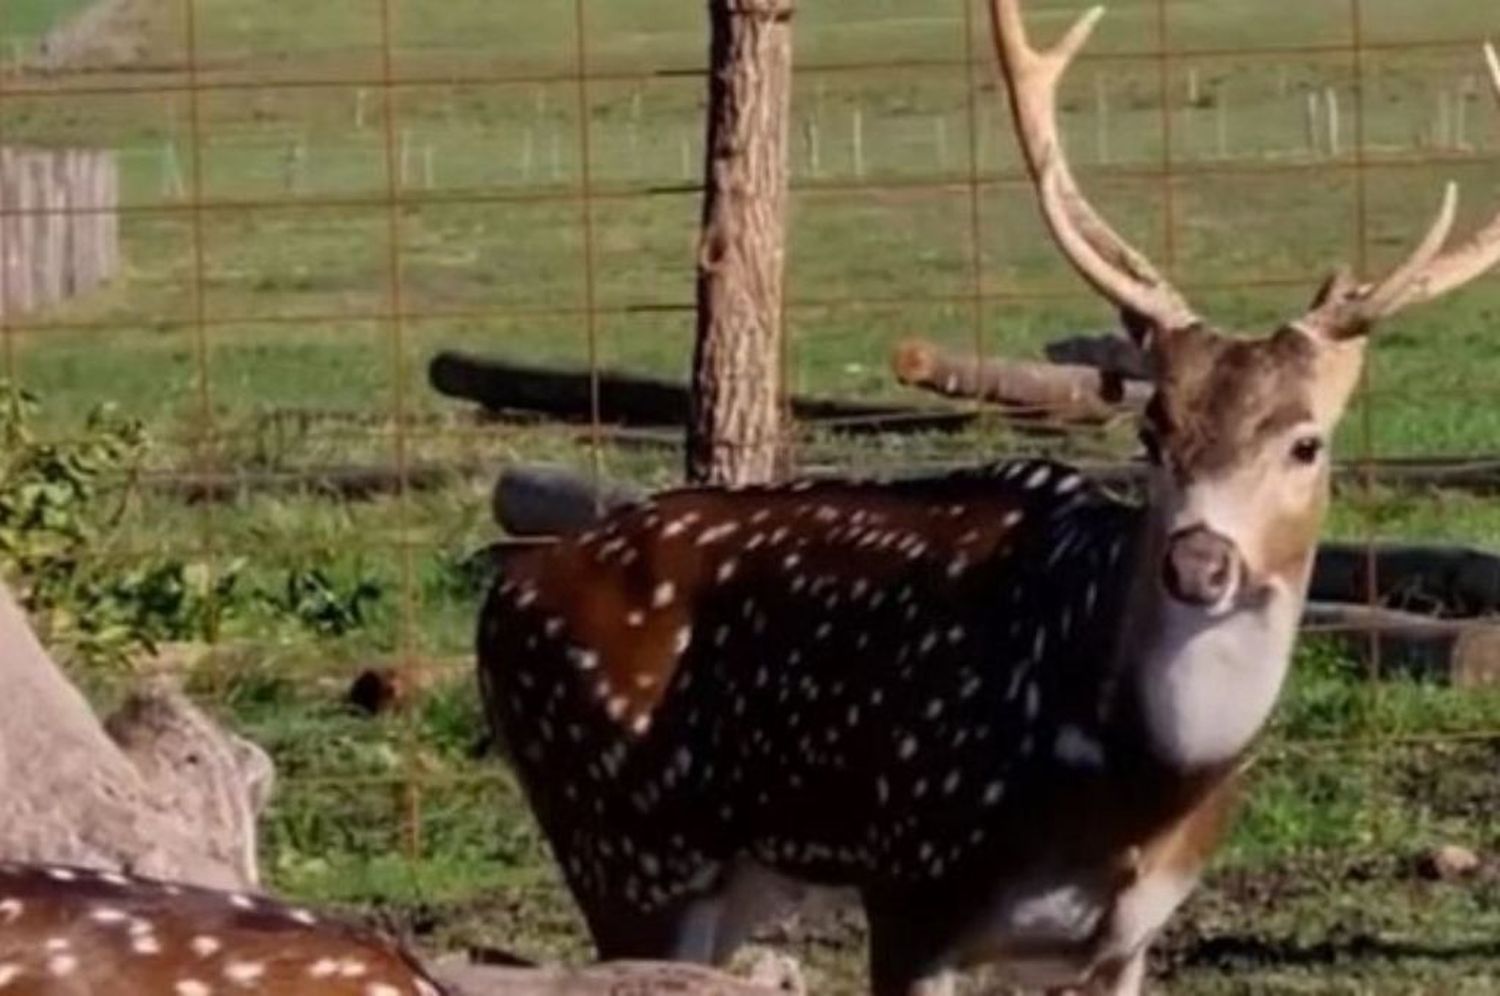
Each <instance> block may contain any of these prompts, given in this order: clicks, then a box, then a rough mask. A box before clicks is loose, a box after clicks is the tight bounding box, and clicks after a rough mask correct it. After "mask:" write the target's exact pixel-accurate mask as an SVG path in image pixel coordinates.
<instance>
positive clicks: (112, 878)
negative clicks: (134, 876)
mask: <svg viewBox="0 0 1500 996" xmlns="http://www.w3.org/2000/svg"><path fill="white" fill-rule="evenodd" d="M99 881H101V882H103V883H104V884H105V885H113V886H115V887H116V888H119V889H123V888H125V887H126V886H128V885H130V879H128V878H126V877H125V876H124V875H121V874H119V873H118V872H112V871H102V872H100V873H99Z"/></svg>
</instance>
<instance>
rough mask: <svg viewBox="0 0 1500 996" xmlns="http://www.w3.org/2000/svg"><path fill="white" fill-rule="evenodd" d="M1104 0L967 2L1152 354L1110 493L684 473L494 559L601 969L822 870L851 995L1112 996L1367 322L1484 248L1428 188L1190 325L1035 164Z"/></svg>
mask: <svg viewBox="0 0 1500 996" xmlns="http://www.w3.org/2000/svg"><path fill="white" fill-rule="evenodd" d="M1100 13H1101V12H1100V11H1098V10H1095V11H1093V12H1090V13H1088V14H1087V15H1085V16H1084V17H1083V18H1082V19H1081V20H1080V21H1079V22H1078V23H1077V24H1076V25H1075V26H1074V27H1072V28H1071V30H1069V31H1068V32H1067V34H1066V35H1065V36H1064V37H1063V39H1062V40H1061V41H1060V42H1059V43H1058V44H1057V45H1056V46H1055V47H1053V48H1052V49H1050V50H1045V51H1042V50H1037V49H1035V48H1033V47H1032V46H1031V44H1030V43H1029V41H1028V38H1027V32H1026V29H1025V25H1024V24H1023V21H1022V16H1021V11H1020V3H1019V0H993V9H992V15H993V17H992V22H993V26H994V34H995V43H996V48H997V50H998V55H999V60H1000V65H1001V68H1002V70H1003V75H1004V77H1005V80H1006V82H1007V83H1008V84H1009V90H1010V104H1011V109H1012V111H1013V114H1014V118H1015V123H1016V126H1017V131H1018V134H1019V137H1020V142H1021V146H1022V149H1023V151H1024V153H1025V160H1026V163H1027V165H1028V167H1029V170H1030V174H1031V176H1032V178H1033V180H1034V183H1035V187H1036V190H1037V193H1038V195H1039V200H1040V204H1041V209H1042V211H1043V214H1044V216H1045V220H1046V223H1047V225H1048V227H1049V229H1050V231H1051V233H1052V235H1053V237H1054V238H1055V240H1056V242H1057V244H1058V246H1059V247H1060V248H1061V249H1062V251H1063V253H1064V254H1065V256H1066V257H1067V259H1068V260H1069V261H1070V262H1071V263H1072V265H1073V266H1074V267H1075V268H1076V269H1077V271H1078V272H1079V274H1081V275H1082V277H1083V278H1084V279H1085V280H1086V281H1087V282H1088V283H1089V284H1091V285H1092V286H1093V287H1094V288H1095V289H1096V290H1097V291H1098V292H1099V293H1100V294H1102V295H1103V296H1104V297H1105V298H1106V299H1107V300H1109V301H1110V302H1112V303H1113V304H1114V305H1115V306H1117V307H1118V308H1119V309H1121V311H1122V313H1123V315H1124V316H1125V319H1126V324H1127V326H1128V327H1129V329H1130V330H1131V331H1132V333H1133V334H1134V335H1135V336H1136V338H1137V340H1138V341H1139V343H1140V344H1141V346H1142V348H1143V349H1145V350H1146V351H1147V353H1148V354H1149V356H1150V357H1151V359H1152V363H1153V365H1154V369H1155V370H1156V372H1157V383H1156V387H1155V393H1154V396H1153V398H1152V399H1151V402H1150V404H1149V405H1148V407H1147V409H1146V412H1145V415H1144V424H1143V429H1142V438H1143V440H1144V442H1145V447H1146V452H1147V456H1148V458H1149V462H1150V465H1151V473H1150V485H1149V490H1148V495H1147V497H1146V499H1145V501H1144V503H1143V504H1139V505H1137V504H1129V503H1125V502H1123V501H1121V500H1118V499H1116V498H1114V497H1111V496H1109V495H1107V494H1105V493H1104V492H1103V491H1102V490H1100V489H1099V488H1097V487H1095V486H1094V485H1092V484H1091V483H1090V482H1089V481H1088V480H1087V479H1086V478H1085V477H1084V476H1082V475H1081V474H1079V473H1077V472H1075V471H1074V470H1072V469H1070V468H1068V467H1066V466H1062V465H1058V464H1055V463H1051V462H1047V461H1021V462H1012V463H1006V464H1002V465H999V466H995V467H989V468H985V469H980V470H972V471H965V472H960V473H956V474H953V475H951V476H947V477H942V478H937V479H924V480H909V481H903V482H895V483H886V484H868V483H860V482H800V483H795V484H791V485H789V486H784V487H769V488H746V489H740V490H684V491H678V492H673V493H668V494H665V495H661V496H658V497H657V498H655V499H654V500H651V501H649V502H644V503H641V504H637V505H635V506H634V507H630V508H626V509H623V510H619V511H616V512H613V513H611V514H610V515H608V516H607V517H605V518H604V519H603V520H602V522H601V523H600V524H599V525H598V527H597V528H595V529H592V530H591V531H589V532H585V533H580V534H577V535H573V536H569V537H564V538H563V539H561V540H560V541H559V542H558V543H556V544H554V545H552V546H549V547H545V548H539V549H535V548H534V549H529V550H525V551H523V552H519V553H516V554H514V555H513V556H511V557H510V558H509V559H508V561H507V562H505V563H504V564H503V565H502V570H501V576H500V578H499V579H498V581H497V584H496V586H495V587H494V589H493V590H492V592H491V595H490V597H489V599H488V601H487V603H486V605H485V607H484V609H483V612H482V616H481V620H480V628H479V642H478V650H479V677H480V683H481V688H482V693H483V696H484V699H485V702H486V708H487V711H488V714H489V716H490V719H491V725H492V726H493V728H494V729H495V731H496V734H497V736H498V738H499V739H500V741H501V742H503V743H504V744H505V745H506V746H507V748H508V750H509V753H510V754H511V756H512V757H513V759H514V763H515V764H516V766H517V769H518V771H519V776H520V778H521V780H522V783H523V785H524V787H525V789H526V792H527V794H528V798H529V800H530V803H531V805H532V806H533V808H534V810H535V812H536V814H537V817H538V819H539V821H540V823H541V825H542V827H543V829H544V831H545V833H546V835H547V838H548V840H549V841H550V843H551V846H552V848H553V851H554V853H555V854H556V856H557V858H558V860H559V863H560V864H561V866H562V869H563V871H564V874H565V876H566V879H567V882H568V885H569V887H570V889H571V890H572V892H573V894H574V896H575V897H576V899H577V901H578V902H579V904H580V906H581V907H582V909H583V912H584V914H585V917H586V919H587V922H588V926H589V928H590V930H591V932H592V934H593V938H594V940H595V942H596V944H597V947H598V949H599V952H600V954H601V955H602V956H604V957H606V958H622V957H632V958H635V957H649V958H675V959H690V960H702V961H716V960H721V959H723V958H724V957H726V956H727V955H728V954H729V953H730V952H731V951H733V949H734V948H735V946H736V945H738V944H739V943H740V942H741V941H742V940H743V939H744V938H745V937H746V935H747V933H748V932H749V931H750V930H752V929H753V928H754V927H755V925H756V924H757V923H759V922H760V921H761V920H762V918H764V917H765V916H766V915H768V913H769V912H770V911H772V910H774V909H777V908H779V907H780V906H781V905H783V904H784V903H785V902H787V901H789V900H793V899H795V897H796V896H797V895H798V894H799V893H800V891H801V890H803V889H805V888H809V887H816V886H833V887H840V888H846V889H851V890H854V891H856V892H857V893H858V895H859V897H860V899H861V901H862V903H863V906H864V909H865V911H866V913H867V916H868V920H869V926H870V949H871V954H870V962H871V974H872V985H873V990H874V992H875V993H877V994H879V996H900V994H914V993H919V992H929V991H933V990H935V989H941V988H942V987H943V985H944V980H945V978H946V977H947V975H948V973H949V971H950V970H952V969H958V968H962V967H964V966H969V965H976V964H990V965H993V966H995V967H996V968H997V970H998V971H999V972H1000V973H1001V974H1002V976H1003V977H1004V978H1005V979H1006V980H1007V981H1008V982H1009V983H1010V984H1012V985H1016V986H1019V987H1023V988H1027V989H1036V990H1042V991H1046V992H1054V993H1056V992H1075V991H1081V992H1086V993H1093V994H1133V993H1137V992H1139V991H1140V990H1141V988H1142V984H1143V979H1144V976H1145V964H1146V951H1147V948H1148V946H1149V945H1150V943H1151V941H1152V939H1153V937H1154V936H1155V935H1156V934H1157V933H1158V931H1159V930H1160V929H1161V927H1162V926H1163V924H1164V923H1165V922H1166V920H1167V919H1168V917H1169V916H1170V915H1171V913H1172V911H1173V910H1174V909H1175V908H1176V907H1177V906H1178V905H1179V904H1180V903H1181V902H1182V901H1183V899H1184V898H1185V897H1186V896H1187V895H1188V893H1189V892H1190V891H1191V890H1192V888H1193V887H1194V885H1195V883H1196V881H1197V879H1198V877H1199V875H1200V872H1201V870H1202V869H1203V867H1204V864H1205V862H1206V861H1207V859H1208V858H1209V856H1210V854H1211V853H1212V852H1213V850H1214V849H1215V847H1216V846H1217V844H1218V842H1219V840H1220V838H1221V836H1222V835H1223V833H1224V831H1225V828H1226V826H1227V824H1228V820H1229V815H1230V811H1231V808H1232V805H1233V801H1234V799H1235V797H1236V791H1237V785H1238V782H1239V778H1240V772H1241V770H1242V768H1243V765H1244V761H1245V758H1246V756H1247V752H1248V750H1249V749H1250V748H1251V746H1252V745H1253V743H1254V741H1255V739H1256V737H1257V735H1258V733H1259V731H1260V730H1261V729H1262V727H1263V726H1264V724H1265V723H1266V721H1267V718H1268V717H1269V715H1270V713H1271V711H1272V709H1273V706H1274V704H1275V702H1276V700H1277V698H1278V695H1279V693H1280V689H1281V686H1282V683H1283V679H1284V678H1285V676H1286V673H1287V669H1288V665H1289V661H1290V657H1291V652H1292V648H1293V643H1294V639H1295V636H1296V632H1297V627H1298V620H1299V617H1300V614H1301V610H1302V607H1303V602H1304V598H1305V589H1306V585H1307V581H1308V576H1309V570H1310V565H1311V562H1312V559H1313V553H1314V548H1315V543H1316V539H1317V536H1318V533H1319V529H1320V525H1321V522H1322V520H1323V516H1324V512H1325V507H1326V505H1327V502H1328V495H1329V456H1328V449H1329V440H1330V438H1331V436H1332V434H1333V432H1334V429H1335V426H1336V424H1337V423H1338V421H1339V419H1340V417H1341V415H1342V413H1343V411H1344V408H1345V406H1346V405H1347V403H1348V401H1349V399H1350V396H1351V394H1352V393H1353V391H1354V390H1355V387H1356V384H1357V381H1358V380H1359V376H1360V370H1361V363H1362V359H1363V355H1364V350H1365V344H1366V341H1367V338H1368V334H1369V332H1370V330H1371V329H1372V328H1373V327H1374V326H1375V324H1376V323H1377V322H1379V321H1380V320H1382V319H1385V318H1388V317H1390V316H1392V315H1394V314H1395V313H1397V312H1398V311H1400V310H1401V309H1403V308H1405V307H1407V306H1410V305H1413V304H1416V303H1418V302H1420V301H1427V300H1432V299H1434V298H1437V297H1439V296H1441V295H1443V294H1446V293H1448V292H1449V291H1452V290H1454V289H1456V288H1458V287H1460V286H1461V285H1463V284H1465V283H1467V282H1468V281H1470V280H1472V279H1474V278H1476V277H1478V276H1479V275H1480V274H1482V273H1484V272H1485V271H1487V270H1489V269H1490V268H1491V267H1493V266H1494V265H1495V264H1496V263H1497V261H1500V217H1497V218H1496V219H1495V221H1493V222H1491V223H1490V224H1489V225H1488V226H1487V227H1486V228H1485V229H1484V230H1483V231H1482V232H1481V233H1479V235H1477V236H1476V237H1475V238H1474V239H1473V240H1472V241H1470V242H1468V243H1465V244H1463V245H1461V246H1459V247H1457V248H1453V249H1449V250H1447V251H1445V245H1446V243H1447V241H1448V235H1449V233H1450V230H1451V228H1452V226H1453V223H1454V216H1455V192H1454V188H1453V187H1451V186H1450V187H1449V188H1448V191H1447V194H1446V196H1445V198H1444V200H1443V204H1442V210H1441V212H1440V214H1439V217H1438V219H1437V222H1436V223H1435V224H1434V225H1433V227H1432V229H1431V231H1430V232H1429V233H1428V234H1427V236H1426V237H1425V238H1424V239H1423V240H1422V242H1421V244H1420V245H1419V246H1418V247H1417V248H1416V250H1415V251H1414V252H1413V253H1412V254H1411V256H1410V257H1409V258H1408V259H1407V260H1406V261H1405V262H1404V263H1402V264H1401V265H1400V266H1398V267H1397V268H1396V269H1395V270H1394V272H1392V273H1391V274H1390V275H1389V276H1387V277H1386V278H1385V279H1383V280H1380V281H1379V282H1378V283H1373V284H1362V283H1358V282H1356V281H1355V280H1354V279H1353V278H1352V277H1350V276H1349V275H1348V274H1347V273H1346V272H1340V273H1339V274H1338V275H1336V276H1334V277H1333V278H1331V279H1330V280H1329V281H1327V283H1326V284H1325V285H1324V286H1323V288H1322V289H1321V291H1320V292H1319V293H1318V295H1317V298H1316V301H1315V302H1314V304H1313V306H1312V307H1311V309H1310V310H1309V311H1308V312H1307V313H1306V314H1304V315H1301V316H1300V317H1298V318H1296V319H1294V320H1292V321H1289V322H1287V323H1286V324H1285V325H1283V326H1282V327H1280V328H1279V329H1277V330H1276V331H1274V332H1273V333H1272V334H1270V335H1269V336H1266V337H1262V338H1242V337H1236V336H1231V335H1227V334H1225V333H1223V332H1221V331H1218V330H1216V329H1214V328H1212V327H1210V326H1209V325H1208V324H1207V323H1206V322H1205V321H1204V320H1203V319H1201V318H1200V317H1199V316H1198V314H1197V313H1196V312H1194V311H1193V310H1192V309H1191V308H1190V307H1189V306H1188V304H1187V302H1186V301H1185V300H1184V298H1183V297H1182V296H1181V295H1180V294H1179V293H1178V292H1177V291H1176V290H1174V288H1173V287H1172V286H1171V285H1170V284H1169V283H1168V281H1167V280H1166V279H1165V278H1164V277H1163V275H1162V274H1161V273H1160V272H1159V271H1158V270H1157V269H1155V268H1154V267H1153V266H1152V265H1151V264H1150V263H1149V262H1148V261H1147V260H1146V259H1145V258H1143V257H1142V256H1141V255H1140V253H1138V252H1137V251H1136V250H1135V249H1133V248H1132V247H1131V246H1130V245H1128V244H1127V243H1126V242H1125V240H1124V239H1123V238H1121V237H1120V236H1119V235H1118V234H1117V233H1116V232H1115V231H1114V230H1113V229H1112V228H1111V227H1110V226H1109V225H1108V224H1107V223H1106V222H1105V221H1104V220H1103V219H1102V218H1101V217H1100V216H1099V215H1098V214H1097V213H1096V212H1095V210H1094V209H1093V208H1092V207H1091V206H1090V204H1089V203H1088V201H1087V200H1086V199H1085V197H1084V195H1083V194H1082V192H1081V191H1080V190H1079V188H1078V185H1077V183H1076V182H1075V180H1074V177H1073V174H1072V172H1071V170H1070V169H1069V167H1068V161H1067V158H1066V156H1065V155H1064V152H1063V148H1062V144H1061V141H1060V138H1059V134H1058V124H1057V88H1058V85H1059V81H1060V80H1061V78H1062V77H1063V74H1064V71H1065V70H1066V69H1067V67H1068V65H1069V63H1070V62H1071V61H1072V60H1073V58H1074V56H1075V55H1076V54H1077V53H1078V51H1079V50H1080V49H1081V48H1082V46H1083V45H1084V43H1085V40H1086V39H1087V37H1088V36H1089V33H1090V31H1091V29H1092V28H1093V26H1094V24H1095V23H1096V21H1097V20H1098V18H1099V15H1100ZM1489 60H1490V65H1491V75H1492V76H1493V78H1494V82H1495V87H1496V90H1497V93H1500V64H1497V63H1496V59H1495V55H1494V53H1493V51H1491V52H1489Z"/></svg>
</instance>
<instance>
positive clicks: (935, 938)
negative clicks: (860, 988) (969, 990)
mask: <svg viewBox="0 0 1500 996" xmlns="http://www.w3.org/2000/svg"><path fill="white" fill-rule="evenodd" d="M864 904H865V918H866V919H867V920H868V921H869V924H870V991H871V993H872V994H873V996H953V992H954V974H953V972H952V971H951V970H950V969H949V967H948V965H947V963H946V961H945V955H947V954H948V952H949V951H950V949H951V948H952V945H953V941H954V938H955V937H956V930H955V924H954V921H953V912H952V911H953V906H954V904H953V903H944V902H941V901H937V900H933V899H922V898H918V897H914V896H902V897H891V896H882V897H872V896H870V895H868V894H867V895H866V896H865V897H864Z"/></svg>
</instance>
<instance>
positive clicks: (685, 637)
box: [672, 626, 693, 654]
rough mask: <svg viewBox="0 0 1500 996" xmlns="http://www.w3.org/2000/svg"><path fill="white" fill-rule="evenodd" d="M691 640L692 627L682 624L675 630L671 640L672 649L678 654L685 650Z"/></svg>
mask: <svg viewBox="0 0 1500 996" xmlns="http://www.w3.org/2000/svg"><path fill="white" fill-rule="evenodd" d="M692 642H693V628H692V627H691V626H684V627H682V628H681V629H679V630H678V631H677V636H676V637H675V638H674V639H673V640H672V649H673V651H675V652H676V653H678V654H681V653H683V652H684V651H686V650H687V648H688V647H689V646H691V645H692Z"/></svg>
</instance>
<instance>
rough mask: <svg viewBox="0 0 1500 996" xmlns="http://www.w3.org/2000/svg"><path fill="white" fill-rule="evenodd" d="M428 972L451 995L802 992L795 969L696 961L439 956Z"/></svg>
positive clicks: (798, 995) (749, 995)
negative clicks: (550, 963) (513, 961)
mask: <svg viewBox="0 0 1500 996" xmlns="http://www.w3.org/2000/svg"><path fill="white" fill-rule="evenodd" d="M433 974H434V975H436V976H437V977H438V978H439V979H440V980H441V981H442V982H443V983H444V985H446V986H449V987H450V988H451V989H452V991H453V993H454V994H455V996H637V994H639V996H647V994H676V996H768V994H771V993H785V994H792V996H803V994H805V993H806V992H807V989H806V984H805V983H804V982H803V981H802V978H801V973H800V970H798V969H796V968H795V966H794V963H793V967H790V968H788V969H787V970H786V971H785V972H784V973H777V972H774V971H762V970H757V971H756V972H754V973H753V974H752V977H751V978H749V979H742V978H738V977H736V976H733V975H730V974H728V973H726V972H721V971H718V970H716V969H711V968H704V967H703V966H700V965H690V964H686V963H671V962H651V961H615V962H604V963H602V964H598V965H588V966H583V967H579V968H560V967H545V966H544V967H521V966H514V965H507V966H500V965H481V964H473V963H470V962H466V961H459V960H453V959H440V960H439V961H437V962H435V963H434V965H433Z"/></svg>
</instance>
